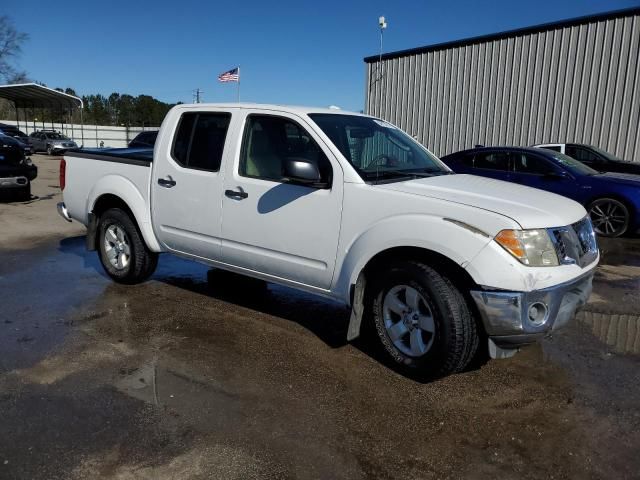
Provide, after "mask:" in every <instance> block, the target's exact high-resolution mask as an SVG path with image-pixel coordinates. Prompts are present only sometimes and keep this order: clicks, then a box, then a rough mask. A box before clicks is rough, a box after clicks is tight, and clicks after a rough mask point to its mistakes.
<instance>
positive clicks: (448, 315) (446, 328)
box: [368, 261, 479, 378]
mask: <svg viewBox="0 0 640 480" xmlns="http://www.w3.org/2000/svg"><path fill="white" fill-rule="evenodd" d="M368 297H369V302H370V308H371V309H372V312H371V313H372V318H373V322H374V325H375V331H376V334H377V335H376V336H377V338H378V340H379V341H380V343H381V344H382V347H383V350H384V351H385V352H386V354H387V355H388V356H389V357H391V358H392V359H393V361H395V362H396V363H398V364H400V365H402V366H403V367H405V368H408V369H410V370H414V371H417V372H419V373H420V374H422V375H425V376H428V377H432V378H433V377H440V376H444V375H447V374H450V373H454V372H459V371H462V370H463V369H464V368H465V367H466V366H467V365H468V364H469V362H470V361H471V360H472V359H473V357H474V356H475V354H476V352H477V350H478V345H479V335H478V331H477V328H476V323H475V319H474V318H473V316H472V314H471V311H470V309H469V306H468V304H467V302H466V300H465V298H464V296H463V295H462V293H461V292H460V291H459V290H458V289H457V288H456V287H455V286H454V285H453V283H451V281H450V280H449V279H448V278H446V277H444V276H442V275H440V274H439V273H438V272H437V271H435V270H434V269H433V268H431V267H430V266H428V265H426V264H423V263H419V262H412V261H405V262H398V263H394V264H392V265H390V266H389V267H388V268H386V269H383V270H382V271H380V272H379V274H378V275H376V276H375V279H374V280H373V282H372V284H371V295H370V296H369V295H368Z"/></svg>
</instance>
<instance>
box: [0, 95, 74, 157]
mask: <svg viewBox="0 0 640 480" xmlns="http://www.w3.org/2000/svg"><path fill="white" fill-rule="evenodd" d="M0 98H4V99H6V100H9V101H10V102H13V106H14V108H15V109H16V120H17V122H18V128H20V109H22V111H23V113H24V124H25V126H26V125H28V120H27V113H26V110H27V109H29V108H31V109H34V108H42V109H48V110H53V111H58V112H60V113H63V114H64V112H69V115H71V112H72V111H73V110H74V109H75V108H79V109H80V131H81V135H82V146H84V120H83V115H82V113H83V110H84V104H83V103H82V99H80V98H78V97H74V96H73V95H69V94H68V93H64V92H59V91H58V90H54V89H52V88H48V87H44V86H42V85H38V84H37V83H21V84H16V85H0ZM33 126H34V129H35V120H33ZM51 126H52V127H53V126H54V123H53V122H51ZM42 127H43V128H44V120H43V121H42ZM71 135H72V136H73V122H71Z"/></svg>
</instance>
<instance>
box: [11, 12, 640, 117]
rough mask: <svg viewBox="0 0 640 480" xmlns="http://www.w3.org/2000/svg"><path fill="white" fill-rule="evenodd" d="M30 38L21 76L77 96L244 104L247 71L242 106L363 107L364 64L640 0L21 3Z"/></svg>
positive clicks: (22, 24) (17, 15) (17, 19)
mask: <svg viewBox="0 0 640 480" xmlns="http://www.w3.org/2000/svg"><path fill="white" fill-rule="evenodd" d="M4 2H7V3H8V2H9V0H2V2H0V15H2V14H6V15H9V17H10V18H11V19H12V20H13V22H14V25H15V27H16V28H17V29H18V30H20V31H22V32H26V33H28V34H29V40H28V41H27V42H26V43H25V45H24V47H23V54H22V57H21V58H20V59H19V62H18V65H19V67H20V68H21V69H23V70H26V71H27V74H28V75H29V77H30V78H31V79H33V80H37V81H40V82H44V83H45V84H46V85H47V86H49V87H62V88H66V87H71V88H73V89H75V90H76V92H77V93H78V94H81V95H84V94H90V93H102V94H103V95H109V94H110V93H112V92H118V93H129V94H132V95H139V94H148V95H152V96H154V97H156V98H158V99H160V100H162V101H165V102H169V103H175V102H178V101H182V102H185V103H191V102H192V101H193V90H195V89H196V88H200V89H201V90H202V92H203V93H202V99H203V100H204V101H207V102H232V101H235V100H236V85H235V84H231V83H226V84H224V83H220V82H218V81H217V76H218V75H219V74H220V73H222V72H224V71H226V70H228V69H231V68H233V67H235V66H238V65H239V66H240V76H241V85H240V88H241V90H240V95H241V99H242V101H251V102H260V103H281V104H296V105H313V106H329V105H336V106H339V107H340V108H343V109H346V110H354V111H359V110H361V109H363V107H364V72H365V70H364V62H363V58H364V57H366V56H370V55H377V54H378V52H379V48H380V33H379V28H378V17H379V16H380V15H384V16H385V17H386V19H387V24H388V27H387V29H386V30H385V32H384V52H391V51H395V50H402V49H406V48H414V47H419V46H424V45H430V44H434V43H440V42H445V41H450V40H458V39H462V38H467V37H471V36H477V35H483V34H489V33H495V32H500V31H504V30H510V29H513V28H520V27H526V26H530V25H536V24H540V23H546V22H552V21H557V20H562V19H567V18H573V17H578V16H583V15H589V14H593V13H600V12H605V11H610V10H617V9H621V8H628V7H634V6H639V5H640V1H638V0H635V1H632V0H527V1H523V0H494V1H492V0H484V1H472V0H464V1H457V0H447V1H440V2H435V1H413V2H411V1H405V0H394V1H381V0H368V1H366V0H365V1H361V0H358V1H353V0H320V1H318V0H316V1H313V2H312V1H306V0H294V1H289V0H283V1H278V0H259V1H254V0H242V1H233V0H224V1H222V0H218V1H215V0H210V1H208V2H207V1H202V2H195V1H189V0H181V1H176V0H172V1H168V0H155V1H152V2H143V1H131V0H130V1H128V2H127V1H120V0H101V1H91V0H89V1H87V0H84V1H75V0H69V1H64V0H56V1H55V2H52V1H50V0H48V1H46V2H41V1H28V2H27V1H24V2H11V8H10V9H7V10H6V11H3V10H4V9H3V8H2V3H4Z"/></svg>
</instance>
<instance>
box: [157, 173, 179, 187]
mask: <svg viewBox="0 0 640 480" xmlns="http://www.w3.org/2000/svg"><path fill="white" fill-rule="evenodd" d="M158 185H160V186H161V187H164V188H171V187H175V185H176V181H175V180H174V179H173V178H171V175H167V177H166V178H159V179H158Z"/></svg>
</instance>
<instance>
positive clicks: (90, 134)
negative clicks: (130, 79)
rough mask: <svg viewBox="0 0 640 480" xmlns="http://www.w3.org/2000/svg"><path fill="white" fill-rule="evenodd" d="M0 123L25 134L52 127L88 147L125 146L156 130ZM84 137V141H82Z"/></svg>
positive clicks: (37, 123) (0, 121)
mask: <svg viewBox="0 0 640 480" xmlns="http://www.w3.org/2000/svg"><path fill="white" fill-rule="evenodd" d="M0 123H5V124H7V125H15V126H17V127H18V128H19V129H20V130H21V131H23V132H24V133H26V134H27V135H29V134H31V133H32V132H34V131H37V130H42V129H47V130H50V129H54V130H56V131H57V132H60V133H62V134H63V135H66V136H67V137H69V138H71V139H73V140H74V141H75V142H76V143H77V144H78V145H84V146H85V147H88V148H96V147H113V148H120V147H126V146H127V145H128V143H129V142H130V141H131V140H132V139H133V137H135V136H136V135H137V134H138V133H140V132H142V131H146V130H158V127H153V128H151V127H146V128H141V127H128V128H127V127H113V126H109V125H84V128H83V127H82V125H80V124H67V123H64V124H60V123H53V124H52V123H50V122H45V123H44V126H43V124H42V122H35V125H34V122H29V123H27V124H25V122H16V121H15V120H0ZM83 138H84V141H83Z"/></svg>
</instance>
